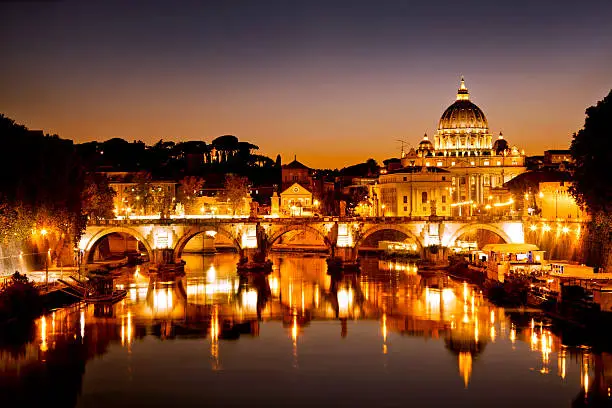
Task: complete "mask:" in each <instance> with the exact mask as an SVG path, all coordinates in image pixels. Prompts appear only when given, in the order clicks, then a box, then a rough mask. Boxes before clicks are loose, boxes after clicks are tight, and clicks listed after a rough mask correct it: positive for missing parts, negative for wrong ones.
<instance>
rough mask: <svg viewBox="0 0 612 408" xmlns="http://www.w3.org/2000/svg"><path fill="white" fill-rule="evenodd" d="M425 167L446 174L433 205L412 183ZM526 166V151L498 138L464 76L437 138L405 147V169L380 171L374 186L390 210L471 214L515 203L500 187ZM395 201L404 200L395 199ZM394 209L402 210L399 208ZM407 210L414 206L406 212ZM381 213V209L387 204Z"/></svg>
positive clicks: (433, 193) (434, 194)
mask: <svg viewBox="0 0 612 408" xmlns="http://www.w3.org/2000/svg"><path fill="white" fill-rule="evenodd" d="M424 168H432V169H433V168H437V169H439V170H440V172H439V173H440V174H442V173H444V176H440V180H436V183H435V184H434V185H433V187H431V188H429V189H428V190H430V191H429V193H428V195H429V197H435V198H436V199H438V200H439V201H438V200H436V202H432V203H430V204H428V205H427V206H425V205H423V204H424V203H422V201H423V199H422V197H420V196H418V194H416V195H415V193H414V191H415V189H414V186H412V188H411V187H410V186H409V185H408V184H410V183H414V181H415V180H414V177H409V176H408V175H410V174H412V175H414V174H425V173H423V172H422V171H421V170H420V169H424ZM417 169H419V170H418V171H417ZM525 171H526V167H525V152H524V151H523V150H519V148H517V147H516V146H511V145H510V144H509V143H508V141H507V140H506V139H505V138H504V136H503V135H502V133H501V132H500V133H499V135H498V136H496V137H494V136H493V135H492V133H491V131H490V129H489V124H488V122H487V118H486V116H485V114H484V112H483V111H482V110H481V109H480V108H479V107H478V106H477V105H476V104H474V103H473V102H472V101H471V100H470V94H469V92H468V89H467V87H466V86H465V81H464V80H463V78H461V83H460V85H459V89H458V91H457V99H456V100H455V102H453V103H452V104H451V105H450V106H449V107H448V108H447V109H446V110H445V111H444V113H443V114H442V117H441V118H440V121H439V122H438V128H437V130H436V131H435V133H434V135H433V137H432V138H430V137H428V136H427V134H425V136H424V137H423V139H422V140H421V141H420V142H419V144H418V146H417V147H416V148H411V149H410V150H409V151H408V152H404V151H402V157H401V168H400V169H393V170H390V171H388V172H387V174H389V173H391V174H394V175H396V176H395V177H389V176H387V175H385V174H382V175H381V176H380V178H379V181H378V186H375V187H374V188H373V189H372V194H373V195H375V196H376V197H377V198H378V199H377V201H378V202H375V203H374V206H375V207H382V206H383V205H384V206H385V209H387V211H385V212H386V213H387V214H388V215H413V216H414V215H415V211H414V209H418V211H417V213H418V215H421V216H423V215H433V214H435V213H436V212H437V215H469V214H472V211H473V210H474V209H482V210H484V209H485V208H487V209H490V208H493V207H496V208H498V207H503V206H505V205H508V206H510V205H511V204H512V203H511V202H508V203H506V202H503V201H500V200H503V197H504V196H505V195H504V194H499V191H500V190H501V189H502V186H503V184H504V183H505V182H507V181H509V180H511V179H513V178H514V177H516V176H518V175H519V174H521V173H523V172H525ZM404 173H406V174H404ZM399 175H402V176H406V177H397V176H399ZM442 177H444V180H442ZM417 190H418V189H417ZM434 190H435V191H434ZM438 190H439V191H438ZM398 191H410V194H407V195H406V196H404V195H403V194H398V193H397V192H398ZM393 192H395V194H394V193H393ZM423 197H424V196H423ZM394 200H401V202H398V203H397V204H395V203H394ZM406 200H408V202H406ZM442 200H443V201H442ZM391 202H393V203H391ZM389 208H397V209H398V211H397V213H395V212H394V211H389V210H388V209H389ZM451 208H452V211H451ZM405 209H408V210H407V211H402V210H405ZM410 209H412V211H410ZM432 209H437V211H436V210H433V211H432ZM376 212H377V213H378V214H380V213H381V208H378V211H376ZM426 213H427V214H426Z"/></svg>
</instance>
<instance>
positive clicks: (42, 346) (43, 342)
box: [40, 316, 49, 351]
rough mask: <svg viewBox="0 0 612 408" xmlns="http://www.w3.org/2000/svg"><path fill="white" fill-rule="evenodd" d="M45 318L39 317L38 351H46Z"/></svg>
mask: <svg viewBox="0 0 612 408" xmlns="http://www.w3.org/2000/svg"><path fill="white" fill-rule="evenodd" d="M48 349H49V347H48V346H47V319H46V318H45V316H43V317H42V318H41V319H40V351H47V350H48Z"/></svg>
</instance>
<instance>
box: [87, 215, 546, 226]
mask: <svg viewBox="0 0 612 408" xmlns="http://www.w3.org/2000/svg"><path fill="white" fill-rule="evenodd" d="M521 220H523V221H528V220H529V221H533V222H535V221H537V220H535V219H533V218H531V217H530V218H529V219H527V218H526V217H522V216H520V215H504V216H490V215H475V216H462V217H441V216H424V217H337V216H324V217H283V218H280V217H279V218H271V217H267V218H264V217H248V218H247V217H240V218H214V217H208V218H195V217H189V218H178V217H173V218H150V219H147V218H136V219H134V218H128V219H117V218H115V219H103V220H90V221H89V223H88V224H89V225H90V226H109V227H110V226H124V225H150V224H155V225H173V224H182V225H185V224H187V225H210V224H228V223H229V224H233V223H244V222H248V223H254V222H263V223H274V224H292V225H294V224H300V223H304V224H309V223H317V222H349V223H350V222H367V223H406V222H442V223H444V222H465V223H471V222H483V223H492V222H504V221H521Z"/></svg>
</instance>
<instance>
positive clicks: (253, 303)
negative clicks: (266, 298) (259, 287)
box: [241, 289, 257, 313]
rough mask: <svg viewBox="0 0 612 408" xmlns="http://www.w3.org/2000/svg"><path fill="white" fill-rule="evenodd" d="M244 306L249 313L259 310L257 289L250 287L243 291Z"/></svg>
mask: <svg viewBox="0 0 612 408" xmlns="http://www.w3.org/2000/svg"><path fill="white" fill-rule="evenodd" d="M241 300H242V307H243V309H244V310H245V311H246V312H247V313H256V312H257V291H256V290H255V289H249V290H247V291H245V292H242V299H241Z"/></svg>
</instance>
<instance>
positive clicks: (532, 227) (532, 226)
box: [529, 224, 538, 231]
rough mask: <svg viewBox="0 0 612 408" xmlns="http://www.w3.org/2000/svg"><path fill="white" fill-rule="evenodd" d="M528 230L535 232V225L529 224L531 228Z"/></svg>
mask: <svg viewBox="0 0 612 408" xmlns="http://www.w3.org/2000/svg"><path fill="white" fill-rule="evenodd" d="M529 229H530V230H532V231H535V230H537V229H538V226H537V225H535V224H531V226H530V227H529Z"/></svg>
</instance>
